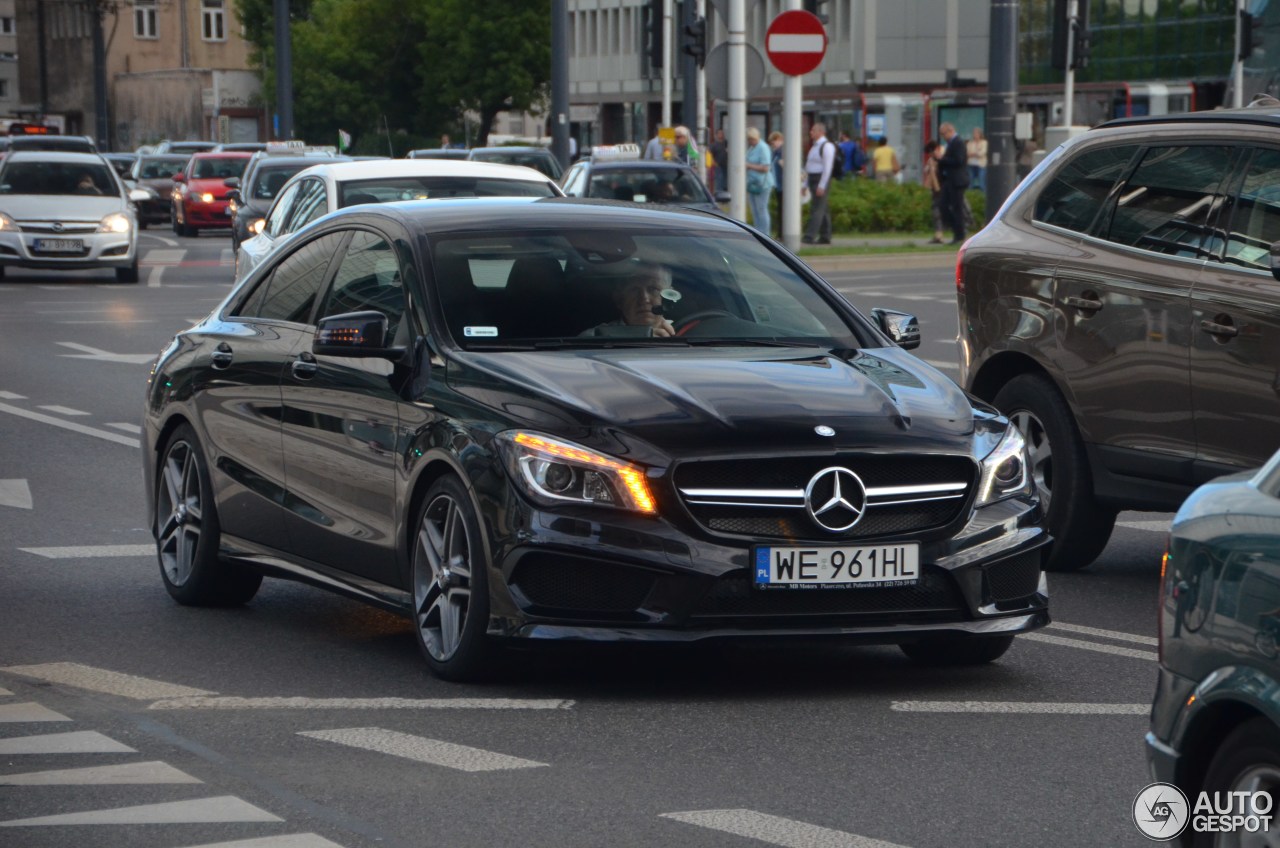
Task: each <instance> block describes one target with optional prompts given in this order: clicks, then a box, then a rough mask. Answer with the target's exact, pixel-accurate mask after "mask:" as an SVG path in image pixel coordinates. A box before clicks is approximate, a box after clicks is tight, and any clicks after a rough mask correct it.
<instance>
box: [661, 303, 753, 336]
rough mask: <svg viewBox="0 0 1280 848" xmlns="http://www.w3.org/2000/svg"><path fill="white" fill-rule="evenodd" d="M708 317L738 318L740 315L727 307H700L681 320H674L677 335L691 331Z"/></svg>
mask: <svg viewBox="0 0 1280 848" xmlns="http://www.w3.org/2000/svg"><path fill="white" fill-rule="evenodd" d="M708 318H735V319H736V318H738V316H737V315H734V314H733V313H732V312H729V311H728V310H726V309H700V310H698V311H697V312H694V313H692V314H690V315H686V316H684V317H683V318H681V319H680V320H679V321H676V322H674V323H673V324H672V326H674V327H675V329H676V335H677V336H683V335H684V334H685V333H687V332H689V331H690V330H692V329H693V328H694V327H696V326H698V324H700V323H702V322H703V321H706V320H707V319H708Z"/></svg>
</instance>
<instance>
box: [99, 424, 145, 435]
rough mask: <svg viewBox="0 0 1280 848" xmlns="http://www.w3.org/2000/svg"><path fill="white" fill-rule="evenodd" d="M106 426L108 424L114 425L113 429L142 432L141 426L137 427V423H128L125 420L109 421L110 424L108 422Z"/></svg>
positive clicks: (109, 425)
mask: <svg viewBox="0 0 1280 848" xmlns="http://www.w3.org/2000/svg"><path fill="white" fill-rule="evenodd" d="M107 426H108V427H114V428H115V429H117V430H123V431H125V432H126V433H141V432H142V428H141V427H139V426H138V425H137V424H130V423H129V422H127V421H118V422H113V423H111V424H108V425H107Z"/></svg>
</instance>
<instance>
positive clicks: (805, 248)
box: [799, 233, 956, 274]
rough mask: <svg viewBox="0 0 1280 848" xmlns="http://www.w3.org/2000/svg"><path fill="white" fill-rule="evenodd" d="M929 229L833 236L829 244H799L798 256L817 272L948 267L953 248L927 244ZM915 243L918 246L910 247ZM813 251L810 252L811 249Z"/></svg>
mask: <svg viewBox="0 0 1280 848" xmlns="http://www.w3.org/2000/svg"><path fill="white" fill-rule="evenodd" d="M930 237H931V236H930V235H929V234H928V233H925V234H921V235H918V236H896V237H880V236H833V237H832V239H831V244H829V245H826V244H824V245H808V244H802V245H800V251H799V254H800V258H801V259H803V260H804V261H805V264H807V265H808V266H809V267H810V268H812V269H813V270H815V271H817V272H818V273H820V274H821V273H829V272H834V271H889V270H915V269H929V270H932V269H938V268H951V267H954V266H955V263H956V248H954V247H952V246H950V245H936V244H929V239H930ZM912 247H916V248H919V249H918V250H910V248H912ZM877 248H893V249H895V250H894V252H892V253H865V254H863V253H858V254H841V253H830V254H827V253H825V252H823V253H819V252H818V251H827V250H832V249H834V250H837V251H838V250H840V249H846V250H875V249H877ZM810 251H812V252H810Z"/></svg>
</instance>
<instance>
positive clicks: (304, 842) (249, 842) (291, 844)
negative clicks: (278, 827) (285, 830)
mask: <svg viewBox="0 0 1280 848" xmlns="http://www.w3.org/2000/svg"><path fill="white" fill-rule="evenodd" d="M191 848H342V846H341V845H339V844H338V843H336V842H330V841H329V840H327V839H325V838H324V837H323V836H321V835H320V834H318V833H289V834H285V835H283V836H263V837H260V838H258V839H237V840H236V841H234V842H211V843H209V844H206V845H192V846H191Z"/></svg>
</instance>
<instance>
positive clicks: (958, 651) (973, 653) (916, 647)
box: [898, 636, 1013, 666]
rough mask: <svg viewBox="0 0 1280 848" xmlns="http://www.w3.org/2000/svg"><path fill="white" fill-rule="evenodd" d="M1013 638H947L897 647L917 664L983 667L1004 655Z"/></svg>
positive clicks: (926, 640)
mask: <svg viewBox="0 0 1280 848" xmlns="http://www.w3.org/2000/svg"><path fill="white" fill-rule="evenodd" d="M1012 645H1013V637H1012V636H959V637H956V636H949V637H945V638H934V639H925V640H924V641H921V642H910V643H908V644H905V645H899V646H898V647H900V648H901V649H902V653H904V654H906V655H907V656H908V657H909V658H910V659H911V660H912V661H913V662H917V663H919V664H920V665H932V666H955V665H985V664H986V663H989V662H995V661H996V660H998V659H1000V658H1001V657H1002V656H1004V653H1005V651H1007V650H1009V648H1010V646H1012Z"/></svg>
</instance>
